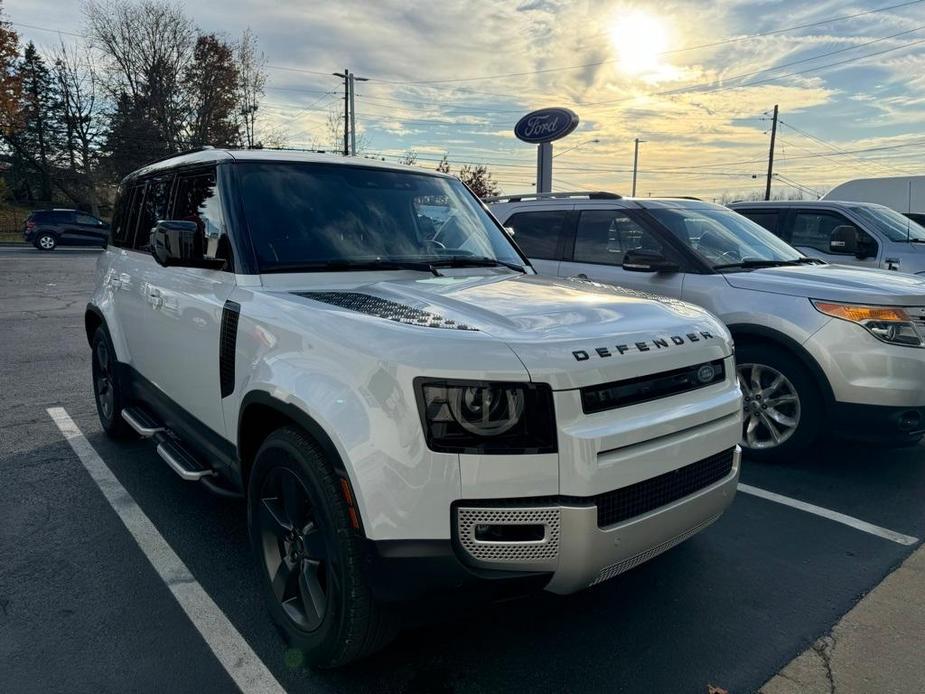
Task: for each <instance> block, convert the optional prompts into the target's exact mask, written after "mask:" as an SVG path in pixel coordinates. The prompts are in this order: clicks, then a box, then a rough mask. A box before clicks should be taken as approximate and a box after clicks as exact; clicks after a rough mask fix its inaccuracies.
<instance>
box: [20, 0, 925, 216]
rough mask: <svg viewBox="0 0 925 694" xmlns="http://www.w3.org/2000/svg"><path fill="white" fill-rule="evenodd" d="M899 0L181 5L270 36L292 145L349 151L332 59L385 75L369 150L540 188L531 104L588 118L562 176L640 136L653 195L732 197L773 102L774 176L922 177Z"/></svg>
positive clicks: (65, 2) (920, 10)
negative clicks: (529, 134)
mask: <svg viewBox="0 0 925 694" xmlns="http://www.w3.org/2000/svg"><path fill="white" fill-rule="evenodd" d="M900 2H902V0H879V1H875V0H859V1H858V2H850V1H844V0H821V1H818V2H813V3H806V2H799V1H793V0H719V1H717V2H703V1H699V2H698V1H695V0H659V1H658V2H656V1H654V0H637V1H635V2H624V1H622V0H616V1H613V2H611V1H608V0H594V1H592V0H513V1H511V2H507V1H505V0H491V1H489V0H483V1H479V0H440V1H439V2H434V1H433V0H431V1H429V2H424V1H419V0H403V1H402V0H376V1H375V2H369V1H367V2H359V1H357V0H340V1H339V2H333V3H332V2H315V1H309V0H277V1H276V2H267V1H265V2H257V1H256V0H199V1H198V2H196V3H186V4H184V9H185V11H186V12H187V13H188V14H189V15H190V16H191V18H192V19H193V20H194V21H195V23H196V24H197V25H198V26H199V28H200V30H202V31H205V32H214V33H218V34H222V35H225V36H226V37H228V38H234V37H236V36H237V35H239V34H240V33H241V31H242V30H243V29H245V28H246V27H250V28H252V29H253V30H254V32H255V33H256V34H257V35H258V37H259V39H260V42H261V46H262V48H263V50H264V52H265V53H266V55H267V59H268V63H269V66H270V67H269V69H268V74H269V80H268V86H267V94H266V99H265V102H264V104H263V106H262V116H263V120H264V127H265V128H267V129H268V130H270V131H274V132H277V133H280V134H282V136H283V137H284V139H285V141H286V144H287V145H289V146H294V147H322V148H325V147H331V146H332V145H334V143H333V142H331V136H330V134H329V132H330V128H329V127H328V126H327V121H328V114H329V113H330V111H331V110H332V109H337V108H341V103H342V102H341V101H340V99H341V98H342V91H341V89H342V87H341V86H340V84H339V82H338V80H337V78H335V77H333V76H331V75H330V73H332V72H335V71H340V70H342V69H343V68H344V67H347V68H349V69H350V70H352V71H354V72H355V73H356V74H358V75H360V76H363V77H368V78H369V81H368V82H363V83H361V84H358V86H357V104H356V111H357V126H358V131H360V132H361V134H362V140H363V141H364V142H365V144H366V149H367V152H368V153H370V154H376V155H379V156H384V157H386V158H389V159H393V158H397V157H398V156H400V155H401V154H402V153H404V152H406V151H408V150H413V151H414V152H415V153H416V154H417V159H418V163H419V165H422V166H428V167H435V166H436V164H437V161H439V159H440V158H441V157H442V156H443V155H444V154H446V155H448V157H449V160H450V162H451V165H453V166H454V167H457V166H458V165H459V164H461V163H485V164H488V165H489V166H490V167H491V169H492V171H493V172H494V174H495V176H496V178H497V179H498V180H499V181H500V183H501V185H502V186H503V189H504V191H505V192H508V193H511V192H518V191H528V190H530V189H531V187H532V185H533V174H534V169H535V156H536V155H535V147H534V146H532V145H528V144H525V143H522V142H519V141H518V140H516V139H515V138H514V137H513V134H512V128H513V125H514V123H515V122H516V121H517V119H518V118H519V117H520V116H521V115H522V114H523V113H525V112H527V111H529V110H531V109H534V108H539V107H543V106H567V107H569V108H572V109H573V110H575V111H576V112H577V113H578V114H579V116H580V118H581V124H580V125H579V127H578V129H577V130H576V131H575V132H574V133H573V134H572V135H570V136H569V137H568V138H566V139H564V140H561V141H559V142H557V143H556V144H555V152H556V158H555V162H554V167H553V184H554V189H557V190H575V189H588V188H593V189H601V190H615V191H617V192H623V193H627V192H628V191H629V188H630V186H631V178H632V164H633V145H634V139H635V138H637V137H638V138H640V139H642V140H644V141H645V142H644V144H642V145H641V146H640V164H639V183H638V189H637V190H638V193H639V194H640V195H646V194H652V195H697V196H703V197H705V198H716V197H720V196H722V195H723V194H727V195H730V194H731V195H740V194H747V193H749V192H752V191H757V190H759V189H762V188H763V186H764V182H763V177H764V176H765V174H766V166H767V165H766V160H767V150H768V129H769V127H770V121H769V117H768V114H769V113H770V111H771V109H772V108H773V105H774V104H779V105H780V112H781V121H782V125H781V128H780V130H779V136H778V146H777V150H776V156H777V158H778V162H777V165H776V166H775V172H776V174H777V175H778V176H779V178H778V179H777V181H776V182H775V188H778V187H779V188H781V189H783V188H785V187H788V186H800V187H803V188H804V189H808V190H825V189H827V188H830V187H832V186H833V185H835V184H837V183H839V182H840V181H843V180H846V179H848V178H857V177H866V176H888V175H904V174H910V173H925V166H923V165H922V160H923V154H925V1H923V0H919V1H918V2H906V3H904V5H903V6H901V7H895V8H893V9H889V10H886V11H881V12H869V11H870V10H877V9H880V8H885V7H889V6H892V5H898V4H899V3H900ZM4 8H5V15H6V17H5V18H6V19H7V20H9V21H11V22H13V23H14V28H15V29H16V30H17V31H18V32H19V33H20V35H21V36H22V38H23V39H24V40H33V41H34V42H35V43H36V44H37V45H38V46H39V47H44V48H47V49H51V48H52V47H53V46H54V45H56V44H57V42H58V41H59V38H60V39H63V40H64V41H66V42H68V41H74V40H75V39H74V37H72V36H69V35H64V34H62V35H61V36H60V37H59V36H58V35H57V34H55V33H54V31H49V30H59V31H63V32H72V33H81V32H82V30H83V25H84V22H83V17H82V12H81V3H80V2H77V1H71V0H5V2H4ZM860 13H865V14H860ZM852 15H856V16H852ZM25 25H31V26H25ZM37 27H41V28H37ZM792 27H802V28H792ZM756 35H757V36H756ZM595 140H596V141H597V142H594V141H595Z"/></svg>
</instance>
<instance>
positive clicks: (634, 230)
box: [574, 210, 665, 265]
mask: <svg viewBox="0 0 925 694" xmlns="http://www.w3.org/2000/svg"><path fill="white" fill-rule="evenodd" d="M639 249H644V250H649V251H658V252H659V253H664V252H665V249H664V246H663V245H662V242H661V241H659V240H658V239H657V238H656V237H655V236H654V235H653V234H652V233H650V232H649V231H646V230H645V229H643V228H642V227H641V226H639V225H638V224H637V223H636V222H635V221H633V220H632V219H631V218H629V217H627V216H626V212H625V211H623V210H586V211H584V212H582V213H581V216H580V217H579V218H578V233H577V234H576V235H575V254H574V258H575V262H576V263H598V264H600V265H622V264H623V254H624V253H626V251H635V250H639Z"/></svg>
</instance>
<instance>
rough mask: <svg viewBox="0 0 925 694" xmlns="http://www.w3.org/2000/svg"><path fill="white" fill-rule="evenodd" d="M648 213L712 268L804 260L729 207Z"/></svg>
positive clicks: (800, 255)
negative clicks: (726, 208)
mask: <svg viewBox="0 0 925 694" xmlns="http://www.w3.org/2000/svg"><path fill="white" fill-rule="evenodd" d="M649 213H650V214H651V215H652V216H653V217H655V218H656V219H657V220H658V221H660V222H661V223H662V224H664V225H665V226H666V227H668V229H670V230H671V233H673V234H674V235H675V236H676V237H677V238H678V239H680V240H681V242H682V243H684V244H686V245H687V246H689V247H690V248H692V249H693V250H694V251H696V252H697V253H698V254H700V255H701V256H702V257H703V258H704V259H705V260H706V261H707V262H708V263H710V265H712V266H713V267H714V268H719V267H745V266H748V265H757V264H766V265H776V264H782V265H786V264H791V263H793V264H795V263H799V262H803V259H804V256H803V254H802V253H800V252H799V251H798V250H796V249H795V248H793V247H791V246H789V245H787V244H786V243H785V242H783V241H781V240H780V239H779V238H777V237H776V236H775V235H774V234H772V233H771V232H770V231H768V230H767V229H765V228H764V227H761V226H759V225H757V224H755V223H754V222H753V221H751V220H750V219H746V218H745V217H743V216H742V215H740V214H738V213H736V212H733V211H732V210H715V209H693V208H674V209H651V210H649ZM765 261H766V262H765Z"/></svg>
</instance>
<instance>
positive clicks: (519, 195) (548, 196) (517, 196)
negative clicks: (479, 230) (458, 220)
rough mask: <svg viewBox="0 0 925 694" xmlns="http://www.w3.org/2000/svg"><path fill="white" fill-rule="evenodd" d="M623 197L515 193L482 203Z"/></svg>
mask: <svg viewBox="0 0 925 694" xmlns="http://www.w3.org/2000/svg"><path fill="white" fill-rule="evenodd" d="M622 197H623V196H622V195H618V194H617V193H608V192H607V191H603V190H592V191H576V192H571V193H517V194H515V195H494V196H491V197H488V198H482V200H483V201H484V202H523V201H524V200H550V199H557V198H588V199H589V200H620V199H621V198H622Z"/></svg>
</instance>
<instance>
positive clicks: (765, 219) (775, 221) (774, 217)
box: [736, 210, 781, 236]
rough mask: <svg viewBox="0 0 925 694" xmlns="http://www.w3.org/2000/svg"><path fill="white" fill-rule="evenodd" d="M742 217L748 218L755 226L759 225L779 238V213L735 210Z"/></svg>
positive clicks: (774, 211)
mask: <svg viewBox="0 0 925 694" xmlns="http://www.w3.org/2000/svg"><path fill="white" fill-rule="evenodd" d="M736 212H738V213H739V214H740V215H742V216H743V217H748V218H749V219H750V220H752V221H753V222H754V223H755V224H760V225H761V226H763V227H764V228H765V229H767V230H768V231H770V232H771V233H772V234H776V235H777V236H781V233H780V229H779V221H780V212H778V211H776V210H736Z"/></svg>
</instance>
